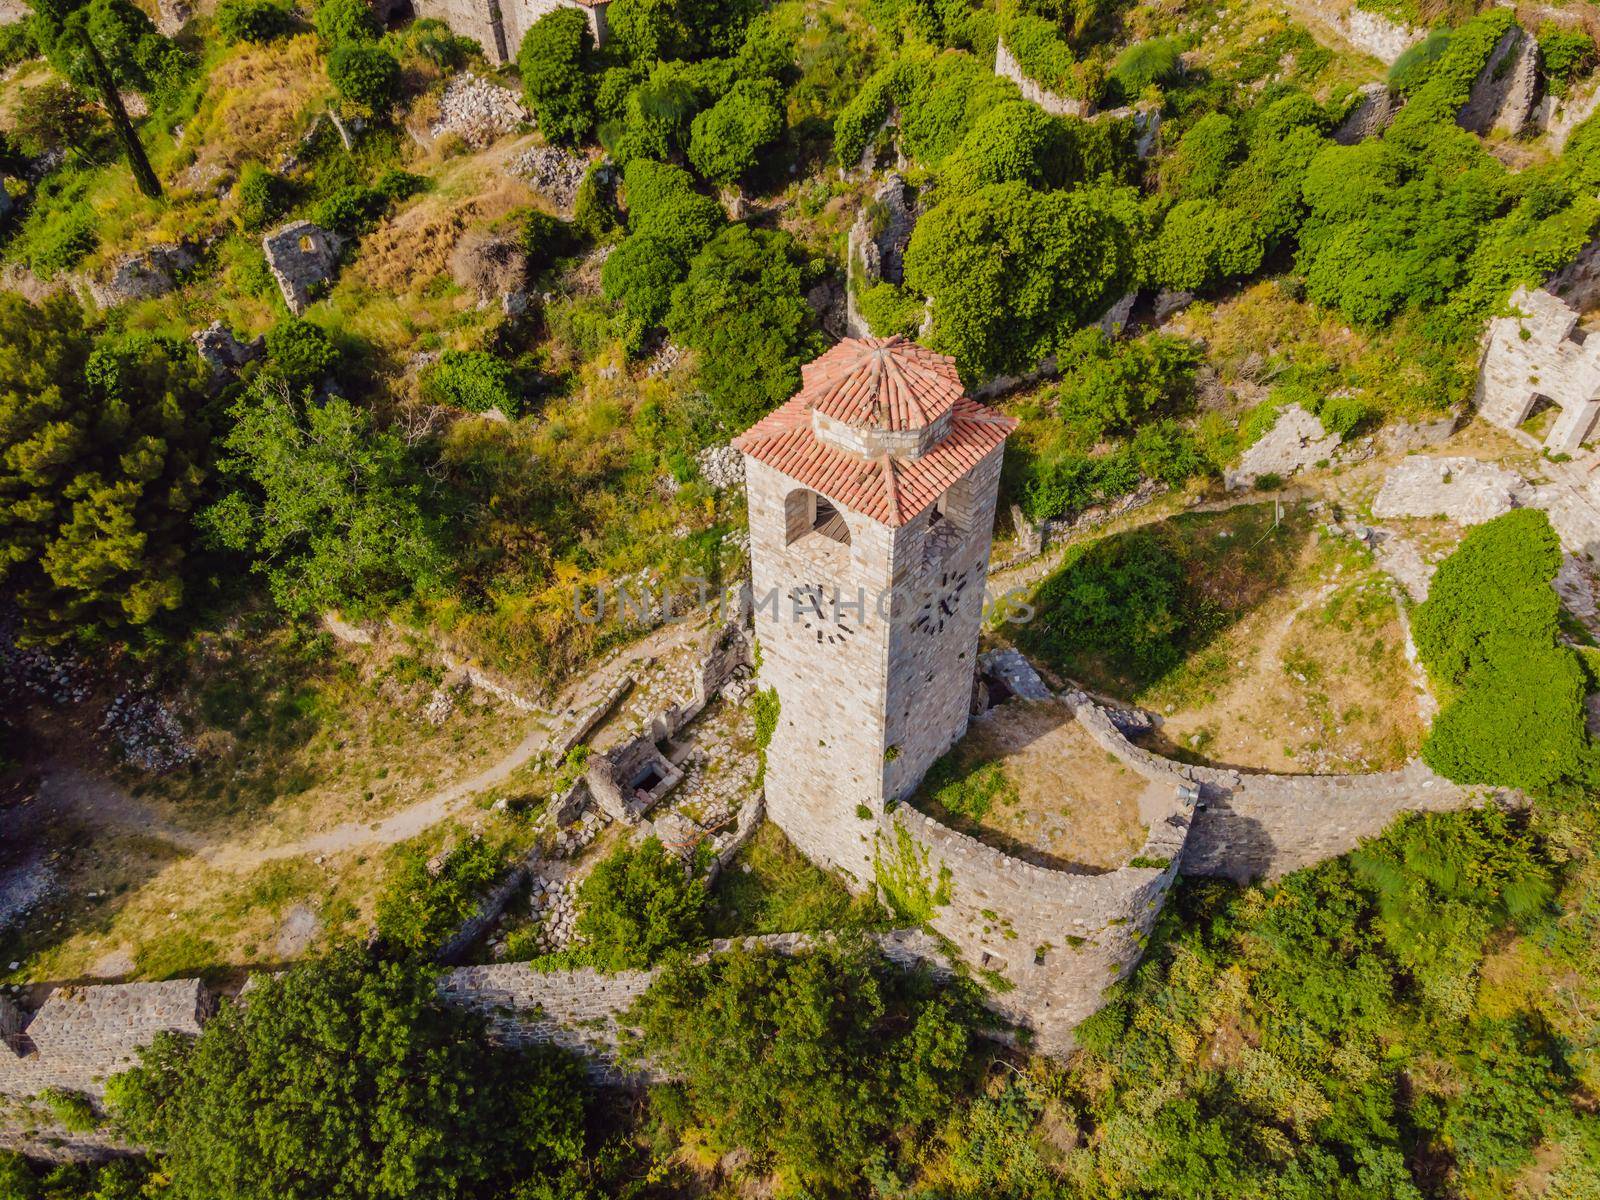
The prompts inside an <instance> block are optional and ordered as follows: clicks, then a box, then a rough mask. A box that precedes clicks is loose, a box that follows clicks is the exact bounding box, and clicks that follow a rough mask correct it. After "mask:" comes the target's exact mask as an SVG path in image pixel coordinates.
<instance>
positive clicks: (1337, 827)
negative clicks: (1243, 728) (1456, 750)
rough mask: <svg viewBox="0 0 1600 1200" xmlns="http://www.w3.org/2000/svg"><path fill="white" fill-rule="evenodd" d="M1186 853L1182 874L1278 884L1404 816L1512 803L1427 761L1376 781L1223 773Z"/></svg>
mask: <svg viewBox="0 0 1600 1200" xmlns="http://www.w3.org/2000/svg"><path fill="white" fill-rule="evenodd" d="M1205 792H1206V798H1205V808H1204V809H1203V810H1201V811H1200V812H1199V813H1197V814H1196V815H1195V819H1194V828H1193V831H1192V832H1191V833H1190V835H1189V843H1188V845H1187V847H1185V849H1184V854H1183V873H1184V874H1185V875H1218V876H1222V877H1224V878H1227V879H1232V880H1234V881H1235V882H1237V883H1245V882H1248V881H1251V880H1255V879H1273V878H1276V877H1278V876H1280V875H1284V874H1287V873H1288V872H1290V871H1296V870H1299V869H1300V868H1301V867H1308V866H1310V865H1312V864H1313V863H1318V862H1322V861H1323V860H1324V859H1329V858H1335V857H1337V856H1338V855H1341V854H1345V853H1347V852H1348V851H1351V850H1354V849H1355V848H1356V846H1357V845H1358V844H1359V843H1360V842H1361V840H1362V839H1363V838H1369V837H1375V836H1376V835H1378V834H1380V833H1382V832H1383V830H1384V829H1385V828H1386V827H1387V826H1388V825H1389V823H1390V822H1392V821H1393V820H1394V819H1395V818H1396V817H1397V816H1399V815H1400V814H1401V813H1406V812H1448V811H1451V810H1454V809H1458V808H1465V807H1468V806H1470V805H1474V804H1483V803H1488V802H1490V801H1498V802H1509V799H1510V798H1509V797H1508V796H1506V795H1504V794H1501V793H1499V792H1496V791H1495V790H1494V789H1488V788H1463V787H1459V786H1457V785H1456V784H1453V783H1450V782H1449V781H1448V780H1445V779H1441V778H1440V777H1439V776H1437V775H1435V774H1434V773H1433V772H1432V771H1430V770H1429V769H1428V768H1427V767H1426V766H1425V765H1424V764H1423V763H1422V762H1420V761H1415V762H1411V763H1409V764H1407V765H1406V766H1405V767H1404V768H1403V769H1401V770H1399V771H1388V772H1383V773H1380V774H1375V775H1241V774H1238V773H1236V772H1219V773H1217V774H1216V775H1215V776H1214V777H1213V780H1212V783H1211V786H1209V787H1208V788H1206V789H1205Z"/></svg>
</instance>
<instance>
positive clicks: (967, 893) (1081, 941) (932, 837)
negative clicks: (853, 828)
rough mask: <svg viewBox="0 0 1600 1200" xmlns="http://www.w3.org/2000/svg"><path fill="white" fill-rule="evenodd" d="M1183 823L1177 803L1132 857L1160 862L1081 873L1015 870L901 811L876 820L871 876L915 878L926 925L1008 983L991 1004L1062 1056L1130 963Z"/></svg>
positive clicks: (1175, 859) (1013, 862)
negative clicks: (875, 856) (876, 860)
mask: <svg viewBox="0 0 1600 1200" xmlns="http://www.w3.org/2000/svg"><path fill="white" fill-rule="evenodd" d="M1175 795H1176V792H1174V796H1175ZM1188 823H1189V818H1188V813H1187V811H1186V810H1184V809H1183V808H1182V806H1181V805H1180V804H1178V803H1177V802H1176V800H1175V801H1174V804H1173V807H1172V808H1171V810H1170V811H1168V812H1167V813H1166V814H1165V815H1164V816H1160V817H1158V818H1157V819H1156V820H1155V821H1153V822H1152V824H1151V827H1150V835H1149V838H1148V840H1147V841H1146V844H1145V846H1144V848H1143V849H1142V850H1141V857H1140V861H1141V862H1147V863H1150V864H1160V865H1147V866H1138V867H1134V866H1127V867H1123V868H1122V869H1120V870H1117V871H1110V872H1107V873H1106V874H1103V875H1087V874H1077V873H1073V872H1070V871H1058V870H1052V869H1050V868H1047V867H1039V866H1035V865H1033V864H1032V863H1027V862H1023V861H1022V860H1021V859H1018V858H1013V857H1012V856H1011V855H1009V854H1006V853H1005V852H1004V851H1002V850H997V849H995V848H994V847H992V846H988V845H985V844H984V843H982V842H980V841H978V840H976V839H975V838H971V837H968V836H966V835H965V834H961V833H957V832H956V831H955V830H953V829H949V828H947V827H946V826H944V825H941V824H940V823H939V822H937V821H935V820H934V819H933V818H932V817H930V816H928V815H927V814H926V813H922V812H919V811H917V810H916V809H914V808H911V807H910V806H909V805H901V806H900V807H898V808H896V809H894V810H893V811H892V812H890V813H888V814H886V815H885V816H884V817H883V818H882V824H881V827H880V829H879V839H878V846H877V850H878V855H879V864H880V865H879V878H880V882H881V881H882V880H883V879H884V878H885V875H886V874H888V875H889V876H890V877H893V876H895V875H896V874H898V875H899V876H900V877H901V878H904V876H905V873H906V872H910V873H912V875H913V876H915V877H917V878H918V879H920V882H914V883H913V885H912V886H914V887H920V888H921V889H922V891H923V894H924V895H925V896H926V898H927V901H928V903H929V905H930V911H929V916H928V918H927V920H928V923H929V924H930V925H931V926H932V927H933V929H934V930H935V931H936V932H938V933H940V934H942V935H944V936H945V937H947V938H949V939H950V940H951V941H952V942H953V943H954V944H955V945H956V946H957V947H958V948H959V949H960V950H961V952H962V955H963V957H964V958H965V959H966V961H967V963H968V964H969V965H970V966H972V967H973V968H974V969H975V970H977V971H979V972H980V973H981V974H983V975H984V976H985V977H986V978H988V979H989V980H990V981H991V982H998V980H999V979H1003V980H1004V983H1005V984H1006V985H1009V986H1002V987H1000V988H998V989H997V990H995V991H993V992H992V993H991V995H990V997H989V1004H990V1007H992V1008H993V1009H994V1010H995V1011H996V1012H998V1013H1000V1014H1001V1015H1002V1016H1004V1017H1006V1018H1007V1019H1008V1020H1010V1021H1013V1022H1015V1023H1017V1024H1018V1025H1020V1026H1022V1027H1024V1028H1027V1029H1031V1030H1032V1031H1033V1034H1034V1036H1035V1039H1036V1045H1037V1046H1038V1048H1039V1049H1041V1050H1043V1051H1044V1052H1046V1053H1052V1054H1059V1053H1065V1052H1066V1051H1067V1050H1069V1049H1070V1048H1071V1045H1072V1030H1073V1029H1074V1028H1076V1027H1077V1025H1078V1024H1079V1022H1081V1021H1082V1020H1083V1019H1084V1018H1085V1017H1088V1016H1089V1015H1090V1014H1092V1013H1093V1012H1094V1011H1095V1010H1096V1009H1097V1008H1099V1007H1100V1000H1101V996H1102V994H1103V993H1104V991H1105V989H1106V988H1107V987H1108V986H1109V985H1111V984H1112V983H1115V982H1116V981H1117V980H1119V979H1122V978H1124V977H1125V976H1126V975H1127V974H1128V972H1129V971H1131V970H1132V969H1133V968H1134V966H1135V965H1136V964H1137V963H1138V961H1139V956H1140V954H1141V953H1142V947H1143V943H1144V939H1145V937H1146V936H1147V935H1148V934H1149V932H1150V928H1151V926H1152V925H1154V923H1155V919H1156V917H1157V916H1158V915H1159V914H1160V911H1161V905H1162V903H1163V902H1164V900H1165V898H1166V894H1167V892H1168V890H1169V889H1170V888H1171V887H1172V884H1173V881H1174V880H1175V879H1176V877H1177V873H1178V866H1179V862H1180V859H1181V854H1182V849H1183V842H1184V838H1185V836H1186V834H1187V832H1188Z"/></svg>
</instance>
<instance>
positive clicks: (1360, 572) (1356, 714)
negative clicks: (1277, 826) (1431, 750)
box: [1148, 534, 1424, 774]
mask: <svg viewBox="0 0 1600 1200" xmlns="http://www.w3.org/2000/svg"><path fill="white" fill-rule="evenodd" d="M1395 605H1396V601H1395V599H1394V587H1393V585H1392V584H1391V583H1390V581H1389V580H1388V578H1387V577H1386V576H1384V575H1383V573H1382V572H1381V571H1380V570H1379V569H1378V568H1377V567H1376V566H1375V565H1374V564H1373V562H1372V559H1371V556H1370V555H1369V554H1368V553H1367V552H1366V551H1365V550H1364V549H1363V548H1362V547H1360V546H1359V545H1358V544H1357V543H1355V542H1353V541H1351V540H1349V539H1346V538H1342V537H1331V536H1328V535H1326V534H1322V535H1319V536H1318V537H1317V538H1315V539H1313V540H1311V541H1309V542H1307V543H1306V545H1305V546H1304V548H1303V550H1302V552H1301V558H1300V561H1299V563H1298V564H1297V568H1296V570H1295V573H1294V575H1293V577H1292V578H1291V579H1290V581H1289V583H1288V585H1287V586H1286V587H1284V588H1282V589H1281V590H1279V591H1277V592H1276V593H1274V594H1273V595H1272V596H1271V597H1270V598H1268V599H1266V600H1265V602H1263V603H1261V604H1259V605H1258V606H1255V607H1253V608H1252V609H1251V610H1250V611H1249V612H1248V613H1247V614H1246V615H1245V616H1244V617H1243V618H1242V619H1241V620H1240V621H1239V622H1238V623H1237V624H1235V625H1233V626H1232V627H1231V628H1229V629H1228V630H1227V631H1226V632H1225V633H1224V634H1223V635H1222V636H1221V637H1219V638H1218V639H1217V641H1215V642H1214V643H1212V644H1211V645H1209V646H1207V647H1206V648H1205V649H1204V650H1203V651H1202V652H1201V653H1200V654H1198V655H1197V656H1196V657H1195V658H1194V659H1192V660H1190V662H1189V663H1187V664H1185V667H1184V670H1183V672H1182V673H1181V675H1180V677H1179V678H1178V679H1175V680H1173V681H1172V688H1171V690H1170V691H1168V692H1167V693H1166V694H1167V695H1168V696H1170V697H1172V699H1170V700H1167V701H1166V702H1165V703H1163V689H1161V688H1157V689H1155V691H1154V694H1153V695H1151V696H1150V697H1148V699H1149V700H1151V701H1152V702H1153V703H1154V704H1155V705H1156V707H1157V708H1158V709H1159V710H1162V711H1163V712H1164V723H1163V725H1162V727H1161V737H1162V739H1163V741H1164V742H1165V743H1166V748H1167V749H1168V750H1170V751H1172V752H1174V753H1177V754H1179V755H1181V756H1184V757H1193V758H1201V759H1204V760H1206V761H1212V762H1222V763H1227V764H1229V765H1232V766H1239V767H1245V768H1252V769H1262V770H1271V771H1282V772H1313V773H1319V774H1321V773H1331V772H1345V771H1376V770H1385V769H1389V768H1393V767H1399V766H1401V765H1403V764H1404V763H1405V762H1406V761H1408V760H1409V759H1410V758H1411V757H1413V756H1414V755H1415V754H1416V753H1417V750H1418V748H1419V747H1420V745H1421V741H1422V735H1423V732H1424V730H1423V726H1422V720H1421V717H1420V716H1419V714H1418V709H1417V698H1416V683H1415V679H1416V676H1415V673H1414V671H1413V669H1412V667H1411V665H1410V663H1409V662H1407V660H1406V657H1405V631H1404V629H1403V627H1402V625H1401V623H1400V616H1399V612H1398V610H1397V608H1396V607H1395Z"/></svg>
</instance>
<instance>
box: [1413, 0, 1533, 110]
mask: <svg viewBox="0 0 1600 1200" xmlns="http://www.w3.org/2000/svg"><path fill="white" fill-rule="evenodd" d="M1515 21H1516V16H1515V14H1514V13H1513V12H1512V11H1511V10H1510V9H1507V8H1491V9H1489V10H1487V11H1486V12H1483V13H1481V14H1479V15H1478V16H1476V17H1473V18H1472V19H1471V20H1470V21H1467V22H1465V23H1464V24H1462V25H1460V26H1458V27H1457V28H1456V29H1455V31H1454V32H1453V33H1452V34H1451V35H1450V40H1449V42H1448V43H1447V44H1446V45H1445V47H1444V49H1443V50H1442V51H1440V52H1439V53H1438V55H1437V57H1436V58H1435V59H1434V60H1433V62H1432V63H1431V65H1429V66H1427V67H1426V68H1425V69H1421V70H1418V71H1417V72H1416V73H1415V76H1413V77H1412V78H1411V79H1408V86H1407V89H1406V90H1407V101H1406V106H1405V107H1404V108H1403V109H1401V110H1400V113H1399V115H1398V116H1396V117H1395V119H1394V124H1393V125H1392V126H1390V129H1391V130H1392V131H1393V133H1396V134H1399V135H1401V136H1405V135H1407V134H1410V133H1415V134H1416V135H1417V137H1419V138H1427V137H1429V136H1430V134H1431V132H1432V128H1431V127H1434V126H1437V125H1441V124H1444V123H1453V122H1454V121H1455V117H1456V113H1457V112H1459V111H1460V109H1461V106H1462V105H1463V104H1465V103H1466V102H1467V97H1468V96H1470V95H1471V94H1472V84H1473V82H1474V81H1475V80H1476V79H1477V78H1478V73H1479V72H1480V71H1481V70H1483V64H1484V63H1486V62H1487V61H1488V60H1489V53H1490V51H1492V50H1493V49H1494V46H1495V43H1496V42H1498V41H1499V40H1500V38H1501V37H1502V36H1504V34H1505V32H1506V31H1507V30H1508V29H1510V28H1511V26H1512V25H1513V24H1514V23H1515ZM1396 66H1399V64H1398V63H1397V64H1396ZM1416 77H1420V79H1418V78H1416Z"/></svg>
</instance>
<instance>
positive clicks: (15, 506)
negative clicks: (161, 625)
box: [0, 293, 207, 641]
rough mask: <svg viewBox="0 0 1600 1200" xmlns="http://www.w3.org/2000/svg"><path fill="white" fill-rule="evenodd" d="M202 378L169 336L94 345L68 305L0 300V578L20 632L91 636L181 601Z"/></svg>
mask: <svg viewBox="0 0 1600 1200" xmlns="http://www.w3.org/2000/svg"><path fill="white" fill-rule="evenodd" d="M206 383H207V377H206V372H205V370H204V368H203V366H202V364H201V363H200V361H199V359H198V357H197V356H196V355H195V354H194V352H193V350H192V349H191V348H190V347H189V346H187V345H185V344H182V343H180V342H178V341H176V340H174V339H170V338H163V337H151V336H148V335H133V336H128V337H124V338H112V339H106V340H104V341H102V342H101V343H100V344H98V345H96V344H94V343H93V342H92V341H91V339H90V336H89V334H88V331H87V330H86V329H85V328H84V326H83V317H82V314H81V312H80V311H79V310H78V307H77V305H76V303H75V302H73V301H71V300H70V299H65V298H61V297H55V298H52V299H50V300H47V301H45V302H44V303H43V304H41V305H39V306H34V305H31V304H29V303H28V302H27V301H25V300H23V299H22V298H21V297H20V296H17V295H14V294H11V293H3V294H0V439H3V440H0V581H4V582H5V583H6V584H7V585H8V586H9V588H10V589H11V590H12V592H13V595H14V597H15V602H16V604H17V607H18V608H19V610H20V611H21V614H22V617H23V622H24V631H25V633H26V634H27V636H29V637H31V638H37V639H41V640H46V641H59V640H61V639H64V638H68V637H79V638H91V639H94V638H101V637H105V636H108V635H111V634H114V633H118V632H122V631H125V630H126V629H127V628H128V627H130V626H140V625H145V624H148V623H149V622H150V621H152V620H153V619H155V618H156V617H157V616H158V615H159V614H161V613H163V612H170V611H172V610H174V609H176V608H178V606H179V605H180V604H181V603H182V600H183V566H184V561H185V556H186V555H187V553H188V550H189V546H190V542H191V540H192V532H191V527H190V510H191V506H192V505H193V503H194V501H195V497H196V496H197V494H198V492H199V488H200V485H201V482H202V481H203V479H204V477H205V463H206V457H207V438H206V431H205V423H204V421H203V419H202V418H201V416H200V410H201V406H202V405H203V404H204V403H205V399H206Z"/></svg>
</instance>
